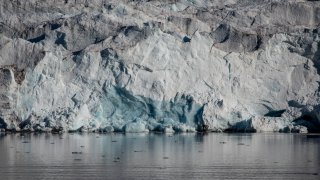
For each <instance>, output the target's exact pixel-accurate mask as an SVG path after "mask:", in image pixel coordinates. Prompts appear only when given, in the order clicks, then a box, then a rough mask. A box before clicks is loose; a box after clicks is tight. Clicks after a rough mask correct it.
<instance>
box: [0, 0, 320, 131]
mask: <svg viewBox="0 0 320 180" xmlns="http://www.w3.org/2000/svg"><path fill="white" fill-rule="evenodd" d="M319 70H320V2H319V1H315V0H313V1H311V0H309V1H307V0H254V1H252V0H161V1H157V0H41V1H39V0H28V1H26V0H1V1H0V128H2V129H5V130H13V131H20V130H31V131H51V130H52V131H62V130H63V131H102V132H112V131H122V132H148V131H162V132H185V131H249V132H252V131H257V132H261V131H280V132H317V131H319V129H320V106H319V105H320V87H319V82H320V76H319V74H320V71H319Z"/></svg>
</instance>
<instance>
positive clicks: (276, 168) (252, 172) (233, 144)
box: [0, 133, 320, 180]
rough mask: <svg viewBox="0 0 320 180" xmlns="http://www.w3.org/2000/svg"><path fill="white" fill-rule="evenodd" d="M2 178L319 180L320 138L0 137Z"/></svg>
mask: <svg viewBox="0 0 320 180" xmlns="http://www.w3.org/2000/svg"><path fill="white" fill-rule="evenodd" d="M0 179H6V180H7V179H304V180H306V179H320V137H319V135H314V136H310V135H308V136H307V135H300V134H217V133H210V134H206V135H201V134H175V135H165V134H129V135H128V134H127V135H124V134H106V135H104V134H63V135H52V134H24V135H20V134H7V135H4V134H1V135H0Z"/></svg>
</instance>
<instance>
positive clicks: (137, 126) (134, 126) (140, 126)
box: [125, 119, 149, 133]
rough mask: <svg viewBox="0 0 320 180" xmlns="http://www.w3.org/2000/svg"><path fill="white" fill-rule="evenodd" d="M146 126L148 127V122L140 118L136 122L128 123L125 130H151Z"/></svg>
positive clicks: (135, 131) (134, 131)
mask: <svg viewBox="0 0 320 180" xmlns="http://www.w3.org/2000/svg"><path fill="white" fill-rule="evenodd" d="M146 127H147V126H146V122H145V121H142V120H140V119H139V120H136V121H134V122H131V123H128V124H126V126H125V132H126V133H141V132H149V130H148V129H147V128H146Z"/></svg>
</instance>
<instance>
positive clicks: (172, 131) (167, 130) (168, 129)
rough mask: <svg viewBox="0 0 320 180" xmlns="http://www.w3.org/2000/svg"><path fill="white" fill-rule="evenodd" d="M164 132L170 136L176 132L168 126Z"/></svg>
mask: <svg viewBox="0 0 320 180" xmlns="http://www.w3.org/2000/svg"><path fill="white" fill-rule="evenodd" d="M163 132H164V133H168V134H170V133H174V130H173V129H172V126H167V127H165V128H164V129H163Z"/></svg>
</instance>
